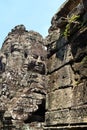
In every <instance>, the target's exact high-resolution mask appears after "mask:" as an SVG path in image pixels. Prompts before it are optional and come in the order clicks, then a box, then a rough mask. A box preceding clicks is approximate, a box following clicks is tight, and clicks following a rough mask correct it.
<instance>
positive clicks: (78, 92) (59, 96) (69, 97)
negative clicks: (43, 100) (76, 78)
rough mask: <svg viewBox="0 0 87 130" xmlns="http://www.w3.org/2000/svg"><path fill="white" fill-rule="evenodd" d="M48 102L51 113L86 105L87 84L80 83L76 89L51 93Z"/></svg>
mask: <svg viewBox="0 0 87 130" xmlns="http://www.w3.org/2000/svg"><path fill="white" fill-rule="evenodd" d="M47 102H48V104H47V109H48V110H51V111H52V110H58V109H65V108H70V107H75V106H78V105H83V104H86V103H87V87H86V83H80V84H79V85H78V86H76V87H74V88H72V87H69V88H64V89H58V90H55V91H53V92H50V93H49V94H48V96H47Z"/></svg>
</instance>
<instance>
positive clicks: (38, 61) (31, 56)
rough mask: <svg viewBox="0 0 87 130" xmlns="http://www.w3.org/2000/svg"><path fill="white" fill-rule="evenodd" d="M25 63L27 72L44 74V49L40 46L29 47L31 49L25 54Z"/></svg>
mask: <svg viewBox="0 0 87 130" xmlns="http://www.w3.org/2000/svg"><path fill="white" fill-rule="evenodd" d="M26 57H27V59H26V60H27V61H26V60H25V63H24V64H25V67H27V69H28V71H32V72H36V73H39V74H43V75H44V74H45V68H46V64H45V60H46V48H45V47H43V46H42V45H41V44H36V45H34V44H33V45H31V48H30V49H29V50H28V54H27V53H26Z"/></svg>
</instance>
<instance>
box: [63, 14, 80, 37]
mask: <svg viewBox="0 0 87 130" xmlns="http://www.w3.org/2000/svg"><path fill="white" fill-rule="evenodd" d="M79 18H80V15H72V16H71V17H70V18H67V20H68V24H67V25H66V27H65V30H64V36H65V37H69V36H70V26H71V24H72V23H78V21H77V20H78V19H79Z"/></svg>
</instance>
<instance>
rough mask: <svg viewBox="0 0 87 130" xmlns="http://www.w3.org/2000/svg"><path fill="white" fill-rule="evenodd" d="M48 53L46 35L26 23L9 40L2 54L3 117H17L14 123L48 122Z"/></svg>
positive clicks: (0, 99)
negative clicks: (30, 28) (45, 119)
mask: <svg viewBox="0 0 87 130" xmlns="http://www.w3.org/2000/svg"><path fill="white" fill-rule="evenodd" d="M46 53H47V52H46V47H45V46H44V44H43V38H42V36H41V35H40V34H39V33H36V32H34V31H30V32H28V31H26V29H25V27H24V26H23V25H19V26H16V27H15V28H14V29H13V30H12V32H11V33H10V34H8V36H7V38H6V39H5V42H4V44H3V46H2V49H1V55H0V59H1V60H0V83H1V84H0V102H1V103H0V108H1V109H0V110H1V111H4V117H3V118H6V119H7V118H10V120H11V121H12V120H13V126H14V120H18V122H21V123H22V124H23V123H24V122H28V123H31V122H38V121H39V122H41V123H42V122H44V113H45V96H46V93H47V92H46V87H47V85H46V79H45V74H46V62H45V61H46ZM40 111H42V113H41V112H40ZM35 112H36V113H35ZM6 113H7V114H6ZM34 113H35V115H34ZM9 116H10V117H9ZM11 124H12V123H11ZM18 125H19V128H20V129H21V126H20V124H18ZM7 127H8V124H7ZM14 127H16V125H15V126H14ZM40 127H41V125H40ZM3 129H4V124H3ZM15 129H16V128H15ZM34 129H35V128H34Z"/></svg>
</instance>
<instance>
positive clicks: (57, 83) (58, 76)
mask: <svg viewBox="0 0 87 130" xmlns="http://www.w3.org/2000/svg"><path fill="white" fill-rule="evenodd" d="M73 77H74V75H73V71H72V69H71V67H70V66H69V65H67V66H64V67H63V68H61V69H59V70H57V71H55V72H54V73H52V74H51V75H49V81H48V91H53V90H55V89H58V88H63V87H67V86H72V85H71V84H72V82H73Z"/></svg>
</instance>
